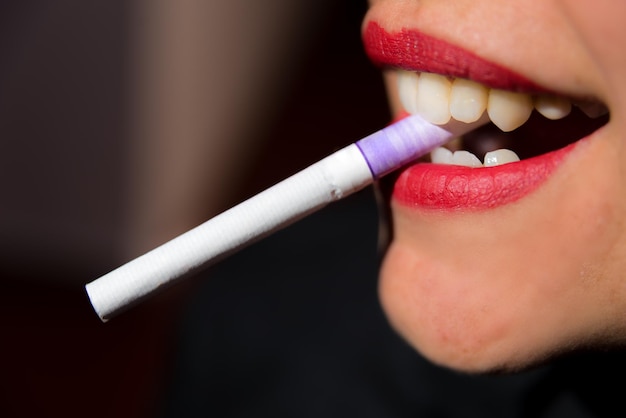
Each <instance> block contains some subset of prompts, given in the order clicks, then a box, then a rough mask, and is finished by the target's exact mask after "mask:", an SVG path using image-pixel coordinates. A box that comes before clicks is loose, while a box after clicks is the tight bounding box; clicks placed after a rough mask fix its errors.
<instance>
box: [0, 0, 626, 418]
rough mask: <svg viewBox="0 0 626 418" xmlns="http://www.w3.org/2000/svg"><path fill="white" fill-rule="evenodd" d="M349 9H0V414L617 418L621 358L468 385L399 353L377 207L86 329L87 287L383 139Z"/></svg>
mask: <svg viewBox="0 0 626 418" xmlns="http://www.w3.org/2000/svg"><path fill="white" fill-rule="evenodd" d="M365 10H366V4H365V1H357V0H346V1H332V0H317V1H309V2H293V1H290V0H265V1H263V2H251V1H245V0H229V1H228V2H217V1H204V2H203V1H191V0H177V1H172V0H154V1H148V0H133V1H128V2H114V1H92V2H84V1H79V0H58V1H55V2H47V1H3V2H1V3H0V59H1V60H2V64H1V65H0V144H2V148H1V150H2V152H1V153H0V173H1V175H0V190H1V192H2V194H1V198H0V199H1V204H0V214H1V215H2V216H0V246H1V250H2V251H1V252H0V254H1V255H0V256H1V257H2V262H1V263H0V269H1V270H0V271H1V276H0V332H1V335H2V337H1V343H0V361H1V362H2V367H1V375H0V376H1V378H0V382H1V383H0V416H2V417H42V416H63V417H84V416H89V417H93V418H97V417H191V416H216V417H335V416H336V417H350V416H359V417H411V416H425V417H452V416H454V417H474V416H476V417H486V416H488V417H518V416H520V417H521V416H531V417H539V416H541V417H543V416H550V417H556V416H563V417H568V418H572V417H587V416H621V415H620V414H619V412H617V413H616V409H615V406H616V405H617V404H619V402H620V401H619V399H620V398H621V396H620V395H619V391H620V386H619V385H607V384H606V382H610V381H611V379H614V378H617V379H618V381H621V380H619V379H620V378H621V376H623V374H624V372H625V371H626V367H624V361H623V360H622V359H621V357H620V355H619V354H608V353H604V354H597V353H594V354H590V355H589V354H583V355H580V356H575V357H573V358H567V359H563V360H560V361H558V362H555V363H554V364H552V365H550V366H546V367H543V368H539V369H537V370H533V371H530V372H528V373H523V374H521V375H517V376H499V377H496V376H493V377H470V376H464V375H459V374H456V373H453V372H450V371H447V370H443V369H440V368H437V367H435V366H433V365H431V364H430V363H428V362H427V361H425V360H424V359H422V358H421V357H420V356H419V355H418V354H417V353H415V352H414V351H413V350H411V349H410V348H409V347H407V346H406V345H405V344H404V343H403V342H402V341H401V340H400V339H399V338H398V337H397V336H396V335H395V334H394V332H393V331H392V330H391V329H390V328H389V326H388V324H387V322H386V320H385V318H384V315H383V314H382V312H381V310H380V307H379V305H378V301H377V297H376V276H377V270H378V262H379V254H378V250H377V239H378V213H377V210H376V204H375V199H374V196H373V192H372V190H365V191H363V192H360V193H358V194H357V195H355V196H352V197H350V198H348V199H346V200H344V201H342V202H338V203H336V204H334V205H331V206H330V207H328V208H327V209H325V210H323V211H321V212H318V213H317V214H314V215H312V216H311V217H309V218H307V219H305V220H303V221H301V222H299V223H298V224H296V225H293V226H292V227H289V228H287V229H286V230H283V231H281V232H279V233H277V234H275V235H274V236H272V237H270V238H268V239H266V240H264V241H262V242H260V243H258V244H255V245H254V246H252V247H249V248H247V249H245V250H243V251H242V252H240V253H239V254H236V255H235V256H233V257H231V258H229V259H227V260H225V261H224V262H222V263H219V264H218V265H216V266H214V267H213V268H211V269H209V270H207V271H205V272H203V273H201V274H199V275H197V276H196V277H193V278H190V279H188V280H186V281H184V282H182V283H180V284H179V285H177V286H175V287H173V288H171V289H169V290H168V291H167V292H165V293H163V294H159V295H157V296H155V297H154V298H152V299H150V300H148V301H146V302H144V303H142V304H141V305H139V306H137V307H135V308H133V309H132V310H130V311H129V312H127V313H125V314H123V315H121V316H119V317H117V318H114V319H113V320H111V321H110V322H109V323H107V324H102V323H101V322H100V321H99V319H98V318H97V316H96V314H95V313H94V312H93V311H92V309H91V306H90V305H89V302H88V300H87V296H86V294H85V292H84V290H83V286H84V284H86V283H87V282H89V281H91V280H93V279H95V278H97V277H98V276H100V275H102V274H104V273H106V272H108V271H109V270H111V269H113V268H115V267H117V266H118V265H120V264H122V263H123V262H125V261H127V260H129V259H132V258H134V257H135V256H137V255H140V254H141V253H143V252H144V251H147V250H149V249H151V248H153V247H154V246H156V245H158V244H160V243H162V242H164V241H165V240H167V239H169V238H172V237H173V236H175V235H177V234H179V233H181V232H184V231H186V230H187V229H189V228H191V227H193V226H195V225H197V224H198V223H200V222H202V221H204V220H206V219H208V218H209V217H211V216H213V215H215V214H217V213H218V212H220V211H222V210H224V209H226V208H228V207H229V206H231V205H233V204H235V203H236V202H238V201H240V200H242V199H244V198H246V197H248V196H250V195H252V194H254V193H256V192H258V191H260V190H262V189H264V188H266V187H267V186H269V185H271V184H273V183H275V182H276V181H279V180H280V179H282V178H284V177H286V176H288V175H289V174H292V173H294V172H295V171H297V170H299V169H301V168H304V167H305V166H306V165H308V164H310V163H312V162H314V161H316V160H318V159H319V158H321V157H322V156H325V155H327V154H329V153H330V152H332V151H334V150H335V149H337V148H339V147H340V146H342V145H345V144H347V143H349V142H353V141H354V140H356V139H359V138H361V137H362V136H364V135H366V134H368V133H370V132H372V131H374V130H376V129H378V128H380V127H382V126H383V125H384V124H385V123H387V121H388V120H389V114H388V111H387V108H386V103H385V96H384V91H383V85H382V81H381V78H380V75H379V71H378V69H376V68H373V66H371V65H370V64H369V63H368V61H367V59H366V57H365V55H364V54H363V51H362V48H361V44H360V24H361V19H362V17H363V15H364V13H365ZM303 192H304V191H303ZM603 383H604V384H603Z"/></svg>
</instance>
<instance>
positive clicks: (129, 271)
mask: <svg viewBox="0 0 626 418" xmlns="http://www.w3.org/2000/svg"><path fill="white" fill-rule="evenodd" d="M483 123H485V120H484V119H483V120H480V121H478V122H476V123H474V124H458V123H452V124H449V125H447V126H436V125H432V124H430V123H428V122H426V121H424V120H423V119H421V118H420V117H419V116H417V115H413V116H410V117H407V118H405V119H403V120H402V121H399V122H397V123H395V124H393V125H390V126H388V127H387V128H385V129H382V130H380V131H378V132H376V133H374V134H372V135H370V136H368V137H366V138H363V139H362V140H360V141H358V142H356V143H355V144H352V145H349V146H347V147H345V148H343V149H341V150H339V151H337V152H335V153H334V154H331V155H330V156H328V157H326V158H324V159H322V160H321V161H318V162H317V163H315V164H313V165H311V166H309V167H308V168H306V169H304V170H302V171H300V172H299V173H297V174H295V175H293V176H291V177H289V178H287V179H286V180H283V181H282V182H280V183H278V184H276V185H275V186H273V187H271V188H269V189H267V190H265V191H263V192H261V193H259V194H258V195H256V196H254V197H252V198H250V199H248V200H246V201H244V202H243V203H240V204H239V205H237V206H235V207H233V208H231V209H229V210H227V211H226V212H223V213H221V214H220V215H218V216H216V217H215V218H212V219H210V220H208V221H207V222H205V223H203V224H201V225H200V226H198V227H196V228H194V229H192V230H190V231H188V232H186V233H184V234H183V235H180V236H178V237H176V238H174V239H173V240H171V241H169V242H167V243H165V244H163V245H161V246H160V247H157V248H156V249H154V250H152V251H150V252H148V253H146V254H144V255H142V256H140V257H138V258H136V259H134V260H132V261H130V262H128V263H127V264H124V265H122V266H121V267H119V268H117V269H115V270H113V271H111V272H110V273H108V274H106V275H104V276H102V277H100V278H99V279H97V280H95V281H93V282H91V283H89V284H87V285H86V290H87V294H88V295H89V299H90V301H91V304H92V305H93V307H94V309H95V311H96V313H97V314H98V316H99V317H100V319H102V321H107V320H108V319H110V318H111V317H113V316H115V315H116V314H118V313H120V312H121V311H123V310H125V309H127V308H128V307H130V306H133V305H134V304H136V303H138V302H139V301H141V300H142V299H144V298H145V297H147V296H148V295H150V294H152V293H153V292H155V291H156V290H160V289H162V288H165V287H166V286H167V285H169V284H171V283H173V282H174V281H175V280H177V279H179V278H182V277H185V276H188V275H189V274H192V273H194V272H196V271H198V270H200V269H202V268H204V267H207V266H208V265H210V264H213V263H215V262H217V261H219V260H221V259H222V258H224V257H226V256H228V255H229V254H232V253H233V252H235V251H237V250H239V249H241V248H242V247H244V246H246V245H248V244H250V243H252V242H255V241H257V240H259V239H261V238H263V237H265V236H267V235H269V234H271V233H272V232H275V231H276V230H278V229H280V228H283V227H285V226H287V225H289V224H291V223H293V222H295V221H297V220H298V219H301V218H303V217H305V216H306V215H308V214H310V213H312V212H315V211H317V210H318V209H320V208H322V207H324V206H326V205H327V204H328V203H330V202H333V201H336V200H339V199H341V198H343V197H346V196H348V195H350V194H352V193H354V192H356V191H359V190H361V189H363V188H364V187H366V186H368V185H369V184H371V183H372V182H373V181H374V179H376V178H379V177H381V176H383V175H385V174H387V173H389V172H390V171H393V170H395V169H397V168H400V167H401V166H403V165H405V164H407V163H409V162H411V161H414V160H415V159H417V158H419V157H421V156H422V155H424V154H426V153H428V152H430V151H431V150H432V149H434V148H436V147H437V146H440V145H443V144H444V143H445V142H447V141H449V140H450V139H451V138H453V137H455V136H458V135H460V134H462V133H464V132H468V131H469V130H470V129H473V128H475V127H476V126H479V125H481V124H483Z"/></svg>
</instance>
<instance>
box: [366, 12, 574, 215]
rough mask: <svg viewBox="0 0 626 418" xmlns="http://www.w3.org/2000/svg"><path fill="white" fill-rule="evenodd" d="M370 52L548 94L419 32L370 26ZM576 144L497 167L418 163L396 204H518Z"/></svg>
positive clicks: (398, 188) (396, 62)
mask: <svg viewBox="0 0 626 418" xmlns="http://www.w3.org/2000/svg"><path fill="white" fill-rule="evenodd" d="M363 41H364V45H365V50H366V52H367V54H368V55H369V57H370V58H371V60H372V61H373V62H374V63H375V64H378V65H381V66H391V67H396V68H402V69H405V70H409V71H424V72H431V73H438V74H443V75H448V76H452V77H460V78H467V79H472V80H474V81H476V82H479V83H481V84H484V85H487V86H489V87H491V88H500V89H506V90H515V91H521V92H526V93H531V92H538V91H543V92H545V89H542V88H540V87H538V86H537V85H536V84H535V83H533V82H532V81H530V80H528V79H527V78H525V77H523V76H521V75H519V74H517V73H515V72H513V71H510V70H509V69H507V68H504V67H502V66H500V65H497V64H494V63H492V62H489V61H487V60H485V59H483V58H481V57H478V56H477V55H475V54H473V53H471V52H469V51H467V50H464V49H462V48H460V47H458V46H456V45H452V44H449V43H447V42H445V41H442V40H440V39H437V38H434V37H432V36H430V35H427V34H424V33H421V32H419V31H417V30H412V29H411V30H409V29H402V30H400V31H397V32H393V33H389V32H386V31H385V30H384V29H383V28H382V27H381V26H380V25H379V24H377V23H376V22H369V23H368V24H367V26H366V27H365V30H364V32H363ZM573 148H574V145H569V146H566V147H565V148H562V149H560V150H557V151H553V152H548V153H546V154H543V155H541V156H538V157H533V158H529V159H525V160H522V161H519V162H515V163H509V164H503V165H500V166H496V167H483V168H470V167H462V166H455V165H440V164H425V163H419V164H416V165H414V166H411V167H409V168H407V169H406V170H405V171H404V172H402V173H401V174H400V175H399V177H398V179H397V180H396V183H395V186H394V193H393V197H394V199H395V201H396V202H398V203H400V204H403V205H405V206H407V207H413V208H415V209H427V210H428V209H435V210H444V211H457V210H485V209H490V208H494V207H497V206H501V205H504V204H507V203H511V202H514V201H516V200H518V199H521V198H522V197H524V196H526V195H527V194H529V193H531V192H532V191H534V190H535V189H536V188H537V187H538V186H540V185H541V184H542V183H543V182H544V181H545V180H546V179H547V178H548V176H549V175H550V174H551V173H552V172H553V171H554V170H555V169H556V168H557V167H558V166H559V164H560V163H561V162H562V161H563V160H564V158H565V157H566V155H567V154H568V153H569V152H570V151H571V150H572V149H573Z"/></svg>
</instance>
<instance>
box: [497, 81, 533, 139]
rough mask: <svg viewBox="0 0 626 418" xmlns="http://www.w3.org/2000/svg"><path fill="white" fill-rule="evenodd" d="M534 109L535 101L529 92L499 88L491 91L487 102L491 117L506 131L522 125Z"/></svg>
mask: <svg viewBox="0 0 626 418" xmlns="http://www.w3.org/2000/svg"><path fill="white" fill-rule="evenodd" d="M532 111H533V101H532V99H531V98H530V96H529V95H527V94H523V93H514V92H511V91H504V90H497V89H492V90H490V91H489V100H488V102H487V113H488V114H489V119H491V121H492V122H493V123H494V125H496V126H497V127H498V128H500V129H501V130H503V131H504V132H509V131H512V130H514V129H516V128H519V127H520V126H522V125H523V124H524V122H526V121H527V120H528V118H529V117H530V113H531V112H532Z"/></svg>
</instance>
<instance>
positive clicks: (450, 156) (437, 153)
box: [430, 147, 520, 168]
mask: <svg viewBox="0 0 626 418" xmlns="http://www.w3.org/2000/svg"><path fill="white" fill-rule="evenodd" d="M430 160H431V162H432V163H435V164H448V165H460V166H465V167H472V168H476V167H495V166H498V165H502V164H508V163H512V162H516V161H519V160H520V159H519V157H518V156H517V154H516V153H515V152H513V151H511V150H510V149H505V148H503V149H498V150H495V151H490V152H488V153H486V154H485V159H484V162H482V163H481V162H480V160H479V159H478V157H476V156H475V155H474V154H472V153H471V152H469V151H465V150H459V151H454V152H452V151H450V150H448V149H446V148H442V147H439V148H437V149H435V150H434V151H432V152H431V153H430Z"/></svg>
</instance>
